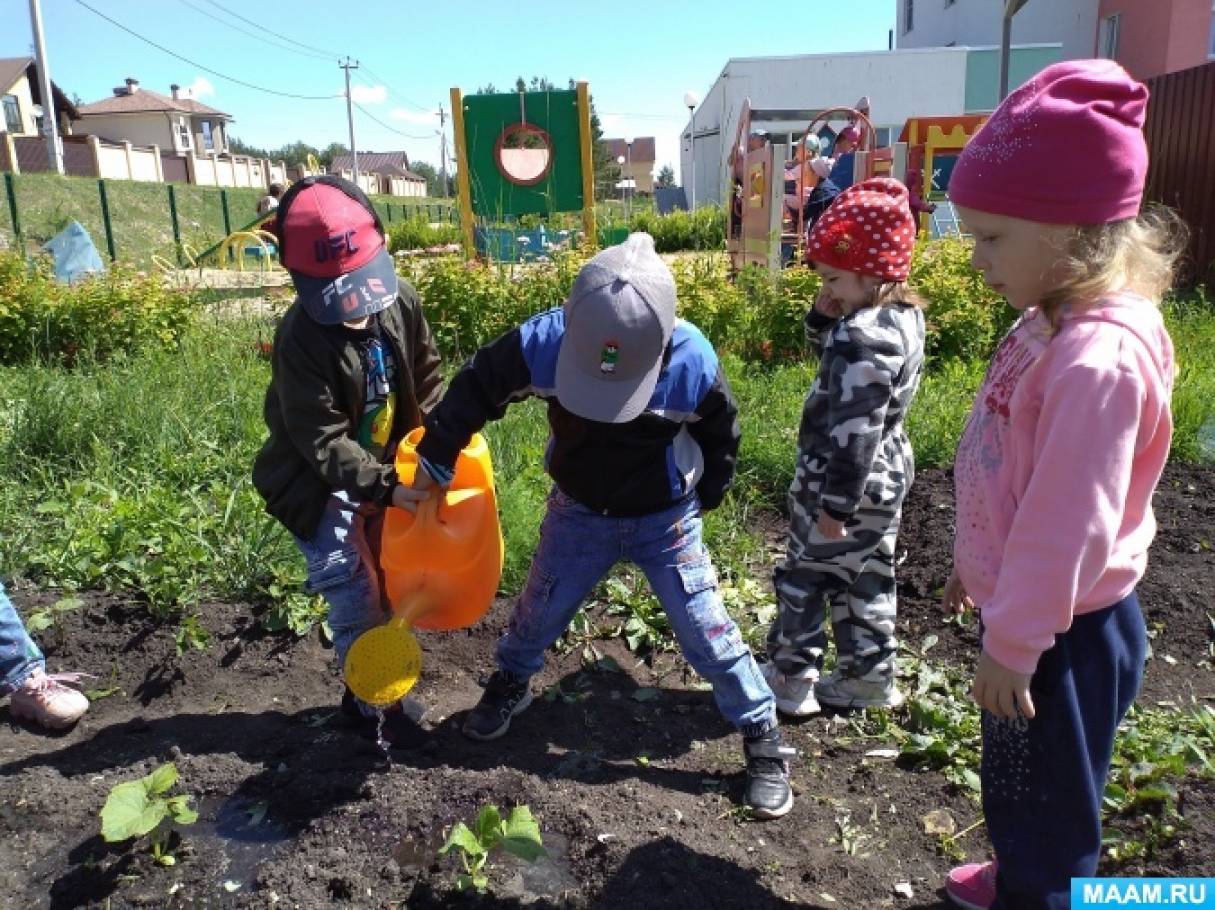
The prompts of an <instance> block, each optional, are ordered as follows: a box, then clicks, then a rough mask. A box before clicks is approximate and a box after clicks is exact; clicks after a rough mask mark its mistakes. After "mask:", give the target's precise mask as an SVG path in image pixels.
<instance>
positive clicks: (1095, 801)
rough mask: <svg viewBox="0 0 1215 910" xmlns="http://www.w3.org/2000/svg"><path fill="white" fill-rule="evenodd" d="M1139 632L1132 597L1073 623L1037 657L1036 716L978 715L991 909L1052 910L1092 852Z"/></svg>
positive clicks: (1137, 657) (1095, 853)
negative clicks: (990, 853) (995, 867)
mask: <svg viewBox="0 0 1215 910" xmlns="http://www.w3.org/2000/svg"><path fill="white" fill-rule="evenodd" d="M1146 650H1147V630H1146V628H1145V626H1144V622H1143V614H1142V612H1141V611H1140V609H1139V599H1138V598H1137V597H1136V596H1135V594H1134V592H1132V593H1131V594H1129V595H1128V596H1127V597H1126V598H1124V599H1123V600H1120V601H1119V602H1118V603H1116V604H1114V605H1113V606H1112V607H1106V608H1105V609H1103V610H1097V611H1096V612H1093V613H1085V614H1083V615H1081V616H1077V617H1076V618H1075V620H1074V621H1073V622H1072V627H1071V629H1069V630H1068V631H1067V632H1066V633H1064V634H1063V635H1060V636H1058V637H1057V638H1056V639H1055V646H1054V647H1053V648H1051V649H1050V650H1049V651H1047V652H1046V653H1045V654H1043V655H1042V658H1041V660H1039V662H1038V669H1037V671H1035V673H1034V677H1033V681H1032V683H1031V686H1030V691H1031V693H1032V695H1033V698H1034V707H1035V709H1036V712H1037V713H1036V716H1035V717H1034V719H1033V720H1031V721H1026V720H1024V719H1022V718H1018V719H1016V720H1006V719H1000V718H996V717H995V716H994V715H992V714H990V713H988V712H986V711H984V712H983V766H982V780H983V815H984V818H985V820H986V822H987V833H988V835H989V836H990V837H991V842H992V846H993V847H994V848H995V853H996V860H997V862H998V864H999V873H998V876H997V879H996V887H997V895H998V896H997V898H996V902H995V904H993V905H992V906H993V908H999V910H1023V908H1034V910H1037V908H1044V910H1061V908H1069V907H1070V906H1071V880H1072V878H1073V877H1074V876H1092V875H1095V874H1096V871H1097V859H1098V857H1099V855H1100V853H1101V798H1102V795H1103V794H1104V792H1105V778H1106V775H1107V774H1108V773H1109V767H1110V758H1111V756H1112V755H1113V752H1114V734H1115V732H1116V731H1117V729H1118V724H1119V723H1121V722H1122V718H1123V717H1125V716H1126V712H1127V709H1129V708H1130V706H1131V702H1132V701H1134V699H1135V695H1136V693H1137V692H1138V691H1139V683H1140V682H1141V681H1142V679H1143V662H1144V657H1145V654H1146Z"/></svg>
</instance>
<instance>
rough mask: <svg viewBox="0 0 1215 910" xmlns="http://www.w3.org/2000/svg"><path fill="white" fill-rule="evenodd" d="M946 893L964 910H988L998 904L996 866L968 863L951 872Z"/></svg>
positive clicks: (947, 880) (946, 880)
mask: <svg viewBox="0 0 1215 910" xmlns="http://www.w3.org/2000/svg"><path fill="white" fill-rule="evenodd" d="M945 893H946V894H947V895H948V896H949V899H950V900H951V901H953V902H954V903H955V904H957V905H958V906H959V907H962V908H964V910H988V908H989V907H990V906H991V905H992V904H994V903H995V902H996V864H995V861H994V860H993V861H992V862H990V863H967V864H966V865H965V866H955V867H954V868H952V869H950V870H949V875H948V876H946V878H945Z"/></svg>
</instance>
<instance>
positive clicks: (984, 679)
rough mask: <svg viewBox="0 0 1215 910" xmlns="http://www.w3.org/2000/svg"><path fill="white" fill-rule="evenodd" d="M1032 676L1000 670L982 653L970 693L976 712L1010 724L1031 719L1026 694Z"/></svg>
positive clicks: (1030, 701)
mask: <svg viewBox="0 0 1215 910" xmlns="http://www.w3.org/2000/svg"><path fill="white" fill-rule="evenodd" d="M1032 678H1033V674H1032V673H1018V672H1017V671H1016V670H1010V669H1008V667H1006V666H1004V665H1003V664H1002V663H1000V662H999V661H998V660H996V659H995V658H994V657H992V656H991V655H990V654H988V653H987V652H986V651H984V652H983V654H982V655H981V656H980V657H979V665H978V666H977V667H976V668H975V682H974V686H973V687H972V688H971V690H970V697H971V698H973V699H974V700H975V702H976V703H977V704H978V705H979V707H980V708H984V709H986V710H987V711H990V712H991V713H992V714H994V715H995V716H996V717H1007V718H1009V719H1010V720H1011V719H1015V718H1017V717H1024V718H1025V719H1026V720H1033V718H1034V713H1035V712H1034V699H1033V696H1032V695H1030V694H1029V683H1030V680H1031V679H1032Z"/></svg>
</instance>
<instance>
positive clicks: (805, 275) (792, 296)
mask: <svg viewBox="0 0 1215 910" xmlns="http://www.w3.org/2000/svg"><path fill="white" fill-rule="evenodd" d="M671 271H672V272H674V274H675V285H676V289H677V293H678V300H679V313H680V315H681V316H683V317H684V318H685V319H687V320H689V321H690V322H692V323H695V325H696V326H697V327H699V328H700V330H701V331H702V332H704V333H705V335H706V337H708V339H709V340H710V341H711V342H713V346H714V347H716V348H717V350H718V351H719V352H721V353H732V354H737V355H738V356H739V357H741V358H743V359H744V360H751V361H762V362H768V361H772V360H779V359H787V358H789V357H800V356H801V355H802V353H803V351H804V350H805V330H804V329H803V328H802V319H803V317H804V316H805V313H806V310H807V309H809V308H810V306H811V305H812V304H813V303H814V297H815V295H816V294H817V293H818V287H819V278H818V275H817V274H815V273H814V272H813V271H811V270H809V269H802V268H795V269H786V270H785V271H783V272H781V273H780V274H778V275H775V276H774V275H771V274H770V273H769V272H768V271H767V270H766V269H761V268H757V267H748V268H746V269H744V270H743V271H742V272H741V273H740V274H739V275H738V277H737V279H736V280H734V281H731V280H730V277H729V274H728V272H727V268H726V260H725V258H724V257H722V256H712V257H710V256H697V257H689V258H686V259H679V260H677V261H676V262H675V263H674V264H673V265H672V266H671Z"/></svg>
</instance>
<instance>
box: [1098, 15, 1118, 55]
mask: <svg viewBox="0 0 1215 910" xmlns="http://www.w3.org/2000/svg"><path fill="white" fill-rule="evenodd" d="M1121 19H1122V17H1121V16H1120V15H1119V14H1117V13H1115V14H1114V15H1112V16H1106V17H1105V18H1104V19H1102V20H1101V31H1100V32H1099V33H1098V35H1097V56H1098V57H1108V58H1109V59H1110V60H1113V59H1114V58H1115V57H1117V56H1118V27H1119V25H1120V22H1121Z"/></svg>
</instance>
